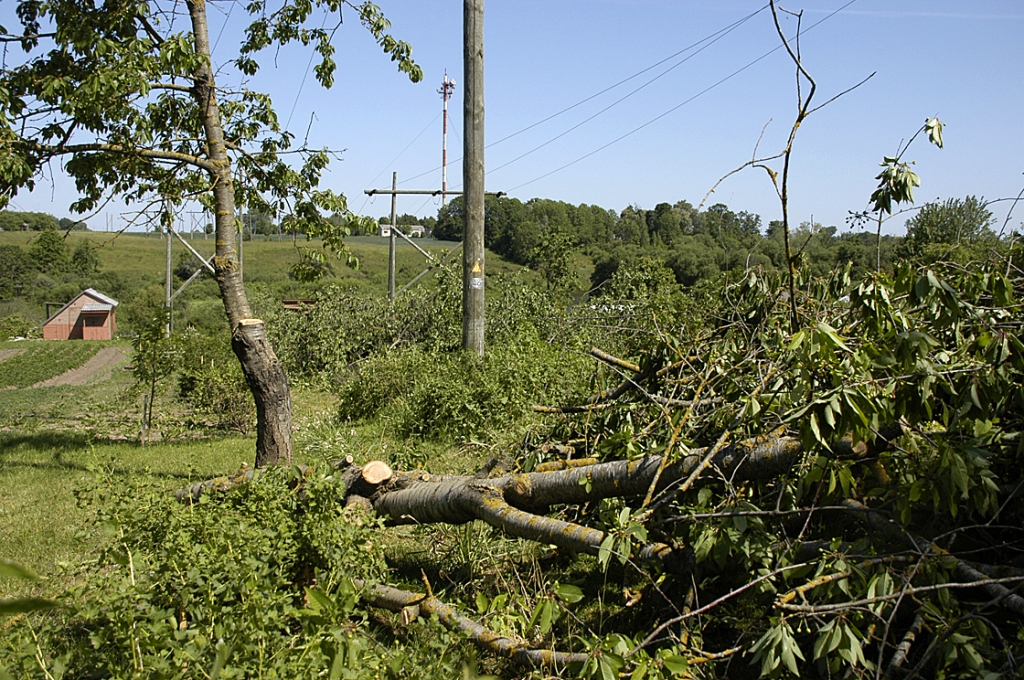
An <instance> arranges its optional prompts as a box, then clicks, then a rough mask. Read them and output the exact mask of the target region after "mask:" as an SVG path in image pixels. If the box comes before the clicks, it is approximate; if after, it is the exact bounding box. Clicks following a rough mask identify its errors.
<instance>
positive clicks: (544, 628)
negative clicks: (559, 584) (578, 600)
mask: <svg viewBox="0 0 1024 680" xmlns="http://www.w3.org/2000/svg"><path fill="white" fill-rule="evenodd" d="M554 610H555V603H554V602H552V601H551V600H544V601H543V602H542V603H541V605H540V632H541V635H547V633H548V631H549V630H551V621H552V620H553V615H554Z"/></svg>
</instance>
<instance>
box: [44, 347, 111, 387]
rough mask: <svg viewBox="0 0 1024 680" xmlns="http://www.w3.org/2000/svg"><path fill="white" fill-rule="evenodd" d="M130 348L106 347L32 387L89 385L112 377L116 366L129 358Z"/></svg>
mask: <svg viewBox="0 0 1024 680" xmlns="http://www.w3.org/2000/svg"><path fill="white" fill-rule="evenodd" d="M127 352H128V349H127V348H124V347H104V348H103V349H101V350H100V351H99V352H96V354H94V355H93V357H92V358H91V359H89V360H88V361H86V362H85V363H84V364H82V365H81V366H79V367H78V368H72V369H71V370H70V371H65V372H63V373H61V374H60V375H58V376H56V377H54V378H50V379H49V380H44V381H42V382H38V383H36V384H35V385H33V386H32V387H59V386H61V385H88V384H90V383H94V382H100V381H101V380H106V379H107V378H108V377H110V374H111V373H112V372H113V370H114V369H115V368H117V367H118V366H119V365H121V364H123V363H124V362H126V361H127V360H128V354H127Z"/></svg>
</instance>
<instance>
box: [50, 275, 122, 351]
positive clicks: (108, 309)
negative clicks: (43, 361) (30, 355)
mask: <svg viewBox="0 0 1024 680" xmlns="http://www.w3.org/2000/svg"><path fill="white" fill-rule="evenodd" d="M116 309H117V300H114V299H112V298H108V297H107V296H106V295H104V294H103V293H100V292H98V291H95V290H93V289H92V288H86V289H85V290H83V291H82V292H81V293H79V294H78V295H77V296H76V297H75V299H73V300H72V301H71V302H69V303H67V304H66V305H64V306H63V307H61V308H60V310H59V311H58V312H57V313H56V314H54V315H53V316H51V317H50V318H49V319H47V320H46V323H44V324H43V340H110V339H112V338H113V337H114V332H115V331H116V330H117V321H116V319H115V318H114V312H115V310H116Z"/></svg>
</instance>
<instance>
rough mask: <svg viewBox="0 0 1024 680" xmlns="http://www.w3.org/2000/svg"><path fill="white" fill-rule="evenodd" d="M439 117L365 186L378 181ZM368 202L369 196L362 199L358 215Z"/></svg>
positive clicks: (428, 124)
mask: <svg viewBox="0 0 1024 680" xmlns="http://www.w3.org/2000/svg"><path fill="white" fill-rule="evenodd" d="M440 117H441V114H440V113H439V114H437V115H436V116H434V118H433V119H432V120H431V121H430V122H429V123H427V124H426V126H425V127H424V128H423V129H422V130H420V133H419V134H418V135H416V136H415V137H413V140H412V141H411V142H409V143H408V144H406V146H405V148H404V149H402V150H401V151H399V152H398V155H397V156H395V157H394V158H392V159H391V162H390V163H388V164H387V165H385V166H384V169H383V170H381V171H380V172H378V173H377V175H376V177H374V178H373V179H371V180H370V181H369V182H367V183H366V186H371V185H372V184H373V183H374V182H376V181H377V180H378V179H380V176H381V175H383V174H384V173H385V172H387V169H388V168H390V167H391V166H393V165H394V164H395V161H397V160H398V159H399V158H401V157H402V155H403V154H404V153H405V152H406V151H408V150H409V148H410V147H411V146H412V145H413V144H415V143H416V140H418V139H419V138H420V137H422V136H423V133H424V132H426V131H427V130H429V129H430V126H431V125H433V124H434V123H436V122H437V119H438V118H440ZM369 200H370V197H369V196H367V197H366V198H364V199H363V205H361V206H360V207H359V212H360V213H361V212H362V211H363V208H364V207H366V202H367V201H369Z"/></svg>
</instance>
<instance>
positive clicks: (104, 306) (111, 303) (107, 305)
mask: <svg viewBox="0 0 1024 680" xmlns="http://www.w3.org/2000/svg"><path fill="white" fill-rule="evenodd" d="M83 295H88V296H89V297H91V298H92V299H93V300H97V301H98V303H97V304H87V305H85V306H83V307H82V311H83V312H109V311H111V310H113V309H114V307H117V300H115V299H114V298H112V297H108V296H106V295H104V294H103V293H101V292H99V291H98V290H96V289H94V288H86V289H85V290H83V291H82V292H81V293H79V294H78V295H76V296H75V297H73V298H71V299H70V300H68V303H67V304H66V305H64V306H63V307H61V308H60V309H58V310H57V311H56V312H54V313H53V314H51V315H50V318H49V319H47V320H46V321H44V322H43V325H44V326H45V325H46V324H48V323H50V321H51V320H53V317H55V316H57V315H58V314H60V313H61V312H63V311H64V310H65V309H67V308H68V307H70V306H71V305H72V304H73V303H74V302H75V300H77V299H78V298H80V297H82V296H83Z"/></svg>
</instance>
